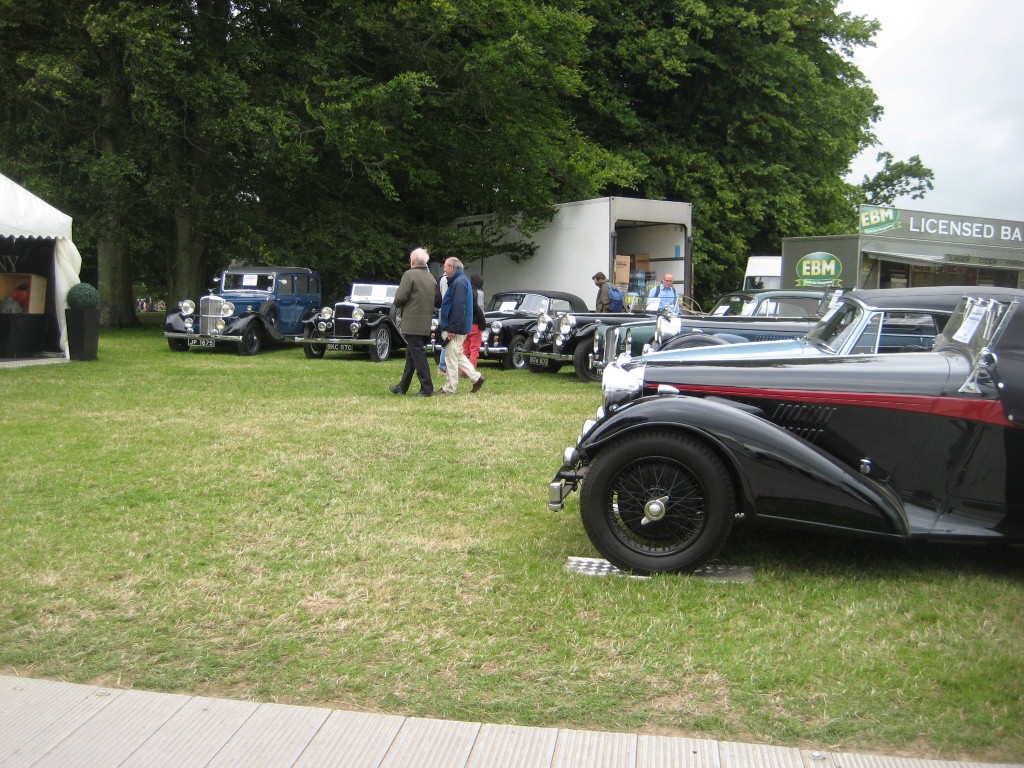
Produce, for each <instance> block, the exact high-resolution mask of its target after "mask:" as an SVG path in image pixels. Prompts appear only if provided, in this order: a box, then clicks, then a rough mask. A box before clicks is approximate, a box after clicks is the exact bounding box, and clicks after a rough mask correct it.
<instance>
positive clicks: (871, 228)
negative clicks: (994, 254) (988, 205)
mask: <svg viewBox="0 0 1024 768" xmlns="http://www.w3.org/2000/svg"><path fill="white" fill-rule="evenodd" d="M858 229H859V231H860V233H861V234H862V235H872V236H878V237H899V238H904V239H914V240H933V241H936V242H945V243H971V244H980V245H995V246H1001V247H1004V248H1007V247H1009V248H1024V222H1019V221H1002V220H999V219H980V218H974V217H968V216H951V215H949V214H943V213H926V212H923V211H907V210H903V209H901V208H884V207H881V206H874V205H862V206H861V208H860V215H859V220H858Z"/></svg>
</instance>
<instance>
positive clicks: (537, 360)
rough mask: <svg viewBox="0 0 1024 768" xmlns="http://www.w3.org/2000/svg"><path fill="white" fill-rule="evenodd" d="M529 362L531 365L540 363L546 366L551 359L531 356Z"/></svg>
mask: <svg viewBox="0 0 1024 768" xmlns="http://www.w3.org/2000/svg"><path fill="white" fill-rule="evenodd" d="M529 362H530V365H539V366H541V367H543V368H546V367H547V364H548V363H549V362H551V361H550V360H548V359H547V358H546V357H531V358H530V360H529Z"/></svg>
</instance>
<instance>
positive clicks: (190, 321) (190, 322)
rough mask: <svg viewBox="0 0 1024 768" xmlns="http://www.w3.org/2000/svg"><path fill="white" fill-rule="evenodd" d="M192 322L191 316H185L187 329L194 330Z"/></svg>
mask: <svg viewBox="0 0 1024 768" xmlns="http://www.w3.org/2000/svg"><path fill="white" fill-rule="evenodd" d="M192 323H193V320H192V318H191V317H186V318H185V330H189V331H190V330H192Z"/></svg>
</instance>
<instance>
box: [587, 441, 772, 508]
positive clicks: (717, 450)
mask: <svg viewBox="0 0 1024 768" xmlns="http://www.w3.org/2000/svg"><path fill="white" fill-rule="evenodd" d="M655 434H660V435H664V434H670V435H672V436H674V437H678V438H680V439H690V440H692V441H694V442H697V443H701V444H703V445H704V446H705V447H707V448H708V449H709V450H710V451H711V452H712V453H713V454H714V455H715V457H716V458H717V459H718V460H719V461H720V462H722V464H723V466H724V467H725V469H726V472H728V474H729V478H730V481H731V482H732V487H733V494H734V495H735V498H736V503H737V508H738V509H739V510H740V511H742V512H743V513H744V515H746V514H750V513H752V512H753V511H754V508H755V506H756V504H755V501H754V494H753V491H752V490H751V488H750V485H749V483H748V482H747V481H746V478H745V476H744V473H743V469H742V467H741V463H740V461H739V459H738V458H737V456H736V455H735V453H733V452H732V451H731V450H730V449H729V448H728V446H727V445H726V444H725V442H724V441H723V440H722V439H721V438H720V437H719V436H718V435H715V434H714V433H713V432H710V431H708V430H706V429H701V428H700V427H697V426H694V425H692V424H683V423H680V422H676V421H653V422H647V423H643V424H629V423H621V425H620V426H619V428H610V429H606V430H605V431H604V432H603V433H601V434H599V435H596V436H594V439H593V441H591V440H589V439H588V440H587V441H586V443H585V445H586V455H587V461H588V463H592V462H593V461H594V459H595V458H597V455H598V454H599V453H601V452H602V451H604V450H606V449H607V448H609V447H610V446H612V445H614V444H616V443H618V442H619V441H621V440H623V439H627V438H628V439H633V438H636V437H642V436H644V435H649V436H652V437H653V436H654V435H655Z"/></svg>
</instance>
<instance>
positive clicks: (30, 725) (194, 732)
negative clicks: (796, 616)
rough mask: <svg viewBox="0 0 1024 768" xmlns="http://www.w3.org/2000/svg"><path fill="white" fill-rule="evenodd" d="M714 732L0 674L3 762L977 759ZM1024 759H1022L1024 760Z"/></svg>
mask: <svg viewBox="0 0 1024 768" xmlns="http://www.w3.org/2000/svg"><path fill="white" fill-rule="evenodd" d="M983 765H988V766H991V765H993V764H983V763H965V762H955V761H942V760H921V759H910V758H894V757H879V756H875V755H858V754H845V753H844V754H838V753H831V752H825V751H820V752H819V751H813V750H802V749H791V748H784V747H769V746H757V745H750V744H737V743H731V742H722V741H713V740H709V739H685V738H669V737H663V736H636V735H631V734H626V733H596V732H590V731H575V730H567V729H558V728H525V727H519V726H507V725H486V724H481V723H463V722H452V721H446V720H426V719H422V718H416V717H399V716H396V715H376V714H367V713H363V712H346V711H342V710H332V709H325V708H321V707H295V706H289V705H283V704H268V703H262V704H261V703H257V702H251V701H232V700H228V699H214V698H208V697H204V696H186V695H180V694H167V693H152V692H148V691H137V690H122V689H114V688H101V687H98V686H92V685H77V684H73V683H60V682H55V681H52V680H35V679H30V678H23V677H10V676H2V675H0V766H4V768H14V767H17V768H22V767H24V768H28V766H33V768H46V767H52V768H76V767H77V766H81V767H82V768H105V767H106V766H110V767H111V768H113V766H118V767H119V768H131V767H135V768H142V767H145V768H156V767H158V766H159V767H164V766H166V768H189V767H191V766H196V767H197V768H198V767H199V766H209V767H210V768H220V767H221V766H240V767H244V768H277V767H278V766H280V767H281V768H284V767H286V766H287V767H289V768H292V767H294V768H300V767H302V766H305V767H307V768H330V767H331V766H344V767H345V768H360V767H363V766H365V767H366V768H388V767H395V768H435V767H438V768H440V767H444V768H501V767H502V766H507V767H508V768H534V767H535V766H536V768H569V767H570V766H585V767H586V768H658V767H662V766H663V767H664V768H762V767H764V768H953V767H954V766H955V767H956V768H968V767H970V768H977V767H980V766H983ZM1017 768H1020V766H1017Z"/></svg>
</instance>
